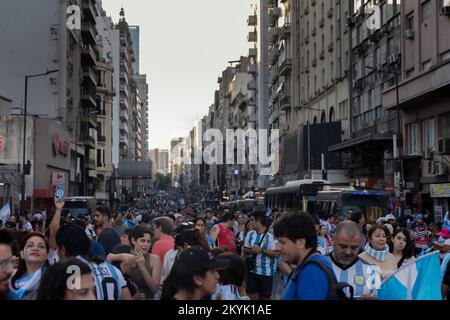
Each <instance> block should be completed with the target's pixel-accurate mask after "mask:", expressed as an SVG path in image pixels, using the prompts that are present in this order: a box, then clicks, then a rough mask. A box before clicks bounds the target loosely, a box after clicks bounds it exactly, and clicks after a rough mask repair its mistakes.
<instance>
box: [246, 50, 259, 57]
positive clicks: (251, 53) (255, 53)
mask: <svg viewBox="0 0 450 320" xmlns="http://www.w3.org/2000/svg"><path fill="white" fill-rule="evenodd" d="M257 56H258V49H256V48H250V49H249V50H248V57H249V58H255V59H256V57H257Z"/></svg>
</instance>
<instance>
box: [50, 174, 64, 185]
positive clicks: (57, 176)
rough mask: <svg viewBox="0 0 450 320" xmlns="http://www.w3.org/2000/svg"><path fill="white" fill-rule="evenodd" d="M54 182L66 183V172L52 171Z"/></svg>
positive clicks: (56, 183)
mask: <svg viewBox="0 0 450 320" xmlns="http://www.w3.org/2000/svg"><path fill="white" fill-rule="evenodd" d="M52 184H53V185H58V184H64V173H63V172H53V173H52Z"/></svg>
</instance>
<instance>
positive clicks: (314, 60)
mask: <svg viewBox="0 0 450 320" xmlns="http://www.w3.org/2000/svg"><path fill="white" fill-rule="evenodd" d="M311 65H312V66H313V67H315V66H317V59H316V58H314V59H312V61H311Z"/></svg>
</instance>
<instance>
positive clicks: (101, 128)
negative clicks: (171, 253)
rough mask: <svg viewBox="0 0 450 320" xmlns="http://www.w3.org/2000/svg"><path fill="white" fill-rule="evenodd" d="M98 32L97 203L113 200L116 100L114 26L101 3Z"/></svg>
mask: <svg viewBox="0 0 450 320" xmlns="http://www.w3.org/2000/svg"><path fill="white" fill-rule="evenodd" d="M97 10H98V12H99V15H98V17H97V28H98V31H99V35H98V40H99V44H98V47H99V60H98V62H97V67H96V70H97V75H96V76H97V99H96V102H97V108H96V112H97V163H96V165H97V181H96V190H95V196H96V198H97V199H103V200H112V196H113V185H114V183H113V181H112V180H111V179H112V176H113V173H114V166H113V159H112V154H113V152H112V148H113V99H114V96H115V91H114V89H115V87H116V86H114V83H113V81H114V74H113V56H112V45H111V38H112V37H113V31H114V25H113V24H112V22H111V20H110V19H109V18H108V17H107V16H106V12H105V10H103V9H102V6H101V3H98V7H97Z"/></svg>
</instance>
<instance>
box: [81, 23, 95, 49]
mask: <svg viewBox="0 0 450 320" xmlns="http://www.w3.org/2000/svg"><path fill="white" fill-rule="evenodd" d="M81 35H82V36H83V39H84V40H85V41H87V43H89V44H91V45H95V44H96V43H97V30H95V27H94V25H93V24H92V23H89V22H86V21H84V22H83V23H82V24H81Z"/></svg>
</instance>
